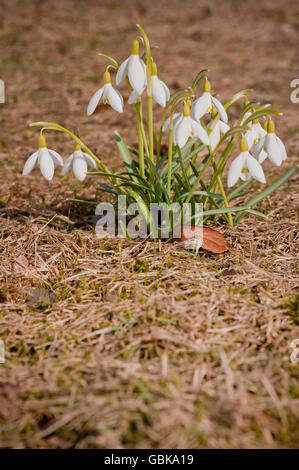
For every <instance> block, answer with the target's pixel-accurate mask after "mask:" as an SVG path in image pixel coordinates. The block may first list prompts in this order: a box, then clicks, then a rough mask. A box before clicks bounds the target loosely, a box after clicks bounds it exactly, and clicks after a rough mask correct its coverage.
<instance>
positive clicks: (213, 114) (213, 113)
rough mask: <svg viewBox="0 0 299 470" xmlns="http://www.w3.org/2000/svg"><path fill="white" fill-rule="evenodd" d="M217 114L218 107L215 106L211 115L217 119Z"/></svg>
mask: <svg viewBox="0 0 299 470" xmlns="http://www.w3.org/2000/svg"><path fill="white" fill-rule="evenodd" d="M216 116H217V109H216V108H215V106H213V107H212V112H211V117H212V119H215V117H216Z"/></svg>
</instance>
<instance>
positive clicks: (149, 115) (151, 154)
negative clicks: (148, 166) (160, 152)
mask: <svg viewBox="0 0 299 470" xmlns="http://www.w3.org/2000/svg"><path fill="white" fill-rule="evenodd" d="M147 118H148V123H147V127H148V141H149V158H150V160H151V162H152V163H155V162H154V130H153V98H152V95H147Z"/></svg>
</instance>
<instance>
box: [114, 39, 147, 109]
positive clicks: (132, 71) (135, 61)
mask: <svg viewBox="0 0 299 470" xmlns="http://www.w3.org/2000/svg"><path fill="white" fill-rule="evenodd" d="M126 77H128V79H129V82H130V85H131V87H132V88H133V90H136V91H138V92H139V93H140V94H141V93H142V90H144V88H145V86H146V66H145V63H144V62H143V60H142V59H141V58H140V57H139V42H138V41H137V39H134V41H133V42H132V52H131V55H130V56H129V57H128V58H127V59H126V60H125V61H124V62H123V63H122V64H121V65H120V66H119V68H118V71H117V74H116V85H119V84H120V83H121V82H122V81H123V80H124V79H125V78H126ZM135 101H136V100H135ZM133 102H134V101H131V103H133Z"/></svg>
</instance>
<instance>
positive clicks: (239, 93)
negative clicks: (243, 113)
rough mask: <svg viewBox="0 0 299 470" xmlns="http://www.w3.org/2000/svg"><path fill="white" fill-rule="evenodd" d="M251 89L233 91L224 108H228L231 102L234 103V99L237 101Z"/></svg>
mask: <svg viewBox="0 0 299 470" xmlns="http://www.w3.org/2000/svg"><path fill="white" fill-rule="evenodd" d="M250 91H252V88H247V89H246V90H241V91H238V93H235V94H234V95H233V96H232V97H231V98H230V99H229V100H228V101H227V102H226V103H225V105H224V108H225V109H227V108H229V107H230V106H231V105H232V104H234V103H235V102H236V101H238V100H239V99H240V98H242V97H243V96H245V95H246V93H249V92H250Z"/></svg>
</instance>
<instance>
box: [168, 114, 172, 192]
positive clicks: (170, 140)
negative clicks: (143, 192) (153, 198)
mask: <svg viewBox="0 0 299 470" xmlns="http://www.w3.org/2000/svg"><path fill="white" fill-rule="evenodd" d="M172 133H173V129H172V115H171V118H170V123H169V142H168V167H167V193H168V196H169V198H170V190H171V170H172Z"/></svg>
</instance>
